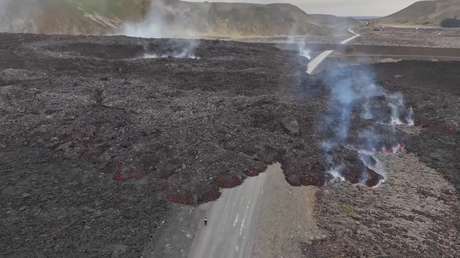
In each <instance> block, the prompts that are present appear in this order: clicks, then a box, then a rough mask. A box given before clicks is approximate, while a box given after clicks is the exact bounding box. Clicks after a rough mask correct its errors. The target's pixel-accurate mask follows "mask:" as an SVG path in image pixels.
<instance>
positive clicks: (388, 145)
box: [320, 67, 414, 186]
mask: <svg viewBox="0 0 460 258" xmlns="http://www.w3.org/2000/svg"><path fill="white" fill-rule="evenodd" d="M323 80H324V83H325V85H326V87H327V91H328V92H329V100H328V105H327V112H326V114H325V115H324V117H323V119H322V120H323V121H322V123H321V128H320V129H321V131H322V132H323V133H324V135H325V136H324V139H323V142H322V144H321V146H322V149H323V152H324V157H325V162H326V166H327V170H328V171H327V174H328V175H329V177H330V178H331V181H343V180H344V178H346V179H348V178H353V180H352V181H354V182H358V183H361V184H365V185H369V186H377V185H380V184H381V183H382V182H383V181H384V180H385V176H386V175H385V171H384V169H383V166H382V165H381V162H380V161H379V160H378V158H377V154H378V153H379V152H381V151H384V150H386V149H390V150H391V151H392V152H397V151H400V150H402V149H403V145H402V144H400V143H399V139H398V135H397V133H396V128H395V127H396V126H401V125H406V126H413V125H414V120H413V116H414V111H413V109H412V108H407V107H406V106H405V103H404V98H403V96H402V94H400V93H389V92H387V91H386V90H385V89H383V88H382V87H380V86H379V85H377V83H376V82H375V80H374V77H373V74H372V72H371V71H369V70H368V69H363V68H353V67H348V68H336V69H333V70H331V71H329V72H327V73H326V74H325V76H324V78H323ZM350 153H354V154H350ZM347 155H348V156H347ZM354 156H355V157H356V158H354ZM344 157H345V158H344ZM352 163H360V164H358V165H356V164H352ZM350 166H352V168H350ZM357 170H358V172H359V173H361V174H360V175H359V176H356V175H352V174H353V173H356V171H357ZM359 170H360V171H359Z"/></svg>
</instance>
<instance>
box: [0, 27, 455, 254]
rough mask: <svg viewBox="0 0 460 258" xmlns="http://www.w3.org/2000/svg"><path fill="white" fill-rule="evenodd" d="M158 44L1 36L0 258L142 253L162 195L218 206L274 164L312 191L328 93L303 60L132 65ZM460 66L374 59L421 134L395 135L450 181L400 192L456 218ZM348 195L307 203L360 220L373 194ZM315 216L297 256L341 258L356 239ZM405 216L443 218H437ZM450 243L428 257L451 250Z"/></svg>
mask: <svg viewBox="0 0 460 258" xmlns="http://www.w3.org/2000/svg"><path fill="white" fill-rule="evenodd" d="M170 43H171V42H169V41H168V40H141V39H130V38H125V37H71V36H40V35H26V34H1V35H0V172H1V176H2V180H1V181H0V202H1V204H2V205H1V207H0V255H3V256H13V257H14V256H26V257H30V256H44V257H68V256H83V257H110V256H112V257H116V256H118V257H139V256H140V254H141V253H142V251H143V250H144V248H145V246H147V245H148V244H149V243H150V242H151V241H155V236H157V235H158V234H159V233H160V232H159V228H160V225H162V224H164V223H168V217H169V215H170V214H169V212H171V205H170V203H169V202H170V201H173V202H177V203H186V204H191V205H196V204H198V203H203V202H206V201H210V200H215V199H216V198H218V197H219V187H231V186H235V185H238V184H240V183H241V181H242V180H244V179H245V178H246V177H248V176H253V175H256V174H257V173H259V172H261V171H263V170H264V169H265V167H266V165H268V164H271V163H273V162H276V161H279V162H281V164H282V168H283V170H284V173H285V176H286V179H287V180H288V182H289V183H291V184H292V185H297V186H298V185H310V184H314V185H322V184H323V183H324V182H325V180H326V179H327V178H325V176H324V173H323V172H324V170H325V165H324V161H323V158H322V153H321V150H320V146H319V139H321V135H320V131H319V130H318V126H317V124H318V121H319V120H320V119H321V118H320V117H319V116H320V114H321V113H322V112H324V110H325V109H326V102H327V100H326V96H325V93H324V91H323V90H322V89H323V87H322V82H321V80H319V78H308V77H307V76H306V75H305V73H304V69H305V66H306V60H304V59H302V58H300V57H298V56H297V53H296V52H295V51H287V50H281V49H280V48H278V47H277V46H276V45H272V44H259V43H258V44H255V43H235V42H222V41H202V42H201V44H200V46H199V47H198V49H197V52H196V55H197V56H198V57H199V58H200V59H197V60H192V59H173V58H162V59H142V58H140V57H141V56H142V55H143V54H144V53H145V52H144V51H145V50H146V49H147V50H148V51H156V50H160V51H161V49H165V48H166V47H165V46H166V45H170ZM433 68H435V69H434V70H431V69H433ZM459 68H460V63H457V62H450V63H443V62H438V63H432V62H401V63H395V64H377V65H375V71H376V73H377V78H378V79H379V80H380V82H381V83H382V85H383V86H384V87H385V88H387V89H390V90H398V91H402V92H403V93H404V95H405V96H406V98H408V101H409V103H410V104H411V105H412V106H413V107H414V109H415V113H416V114H417V117H416V121H417V124H416V125H417V128H420V130H421V132H420V135H416V136H415V135H412V134H409V133H405V132H401V134H403V138H404V139H405V141H406V144H407V149H408V150H409V151H410V152H412V153H413V154H414V155H417V156H418V159H420V160H421V161H423V162H424V163H425V164H427V165H428V166H430V167H431V168H432V169H434V172H433V171H432V170H430V171H431V172H432V173H435V174H436V173H437V174H439V175H442V176H444V177H445V178H446V180H447V181H446V182H447V183H446V182H444V181H442V180H444V179H443V177H441V176H439V177H436V176H433V177H432V178H434V180H440V182H441V181H442V184H441V185H443V184H444V183H445V184H444V185H448V186H449V187H450V186H456V187H457V190H452V191H447V192H446V191H441V190H439V189H438V188H436V187H432V188H430V187H429V186H431V185H427V187H425V188H424V190H423V191H415V190H414V191H412V190H411V189H412V188H410V189H409V190H407V191H408V192H409V193H410V194H412V195H414V196H417V198H419V197H420V196H422V197H423V196H432V193H436V194H438V195H436V196H445V195H447V197H446V198H447V199H446V200H448V201H446V202H448V203H447V204H445V205H444V206H442V207H441V208H440V209H441V210H443V211H446V210H447V211H452V212H454V211H455V212H456V213H453V214H454V215H455V216H458V211H456V210H455V207H457V208H458V200H457V199H456V198H457V197H458V194H457V192H456V191H458V185H459V181H458V180H459V179H458V178H459V175H458V171H459V163H458V162H459V160H460V159H459V157H458V154H459V153H460V151H459V150H458V148H459V137H460V133H459V123H460V118H459V117H458V114H459V113H460V112H459V110H460V103H459V92H458V89H459V88H458V82H459V81H460V80H459V79H460V78H458V73H457V71H458V69H459ZM438 72H439V73H438ZM440 73H442V74H440ZM430 74H431V75H432V76H430ZM437 74H439V76H436V75H437ZM401 173H402V172H401ZM417 176H418V175H417V174H414V177H417ZM395 180H396V179H395ZM417 180H421V179H419V178H417ZM417 180H415V179H414V180H406V181H404V182H405V183H407V184H414V185H417V182H418V181H417ZM350 188H351V189H348V190H347V189H346V187H345V188H344V189H345V190H343V191H345V194H340V193H341V192H340V191H342V190H341V189H342V188H333V189H332V190H331V191H334V193H333V194H330V195H327V194H322V195H321V194H320V195H319V196H320V198H319V204H318V206H319V207H321V206H322V205H334V203H336V202H341V198H345V197H344V196H350V200H349V201H350V202H352V203H351V204H349V205H351V206H352V208H348V207H345V206H344V207H345V208H344V209H345V211H350V209H354V208H356V209H362V210H363V211H362V213H361V210H359V211H360V212H359V214H360V216H363V217H364V218H366V216H367V215H366V214H367V213H366V212H365V210H366V207H368V206H367V205H368V204H369V202H371V201H372V202H374V205H377V206H379V204H380V202H381V201H384V199H379V198H374V199H372V200H371V201H369V202H364V201H362V200H365V199H366V198H370V197H369V196H372V195H369V194H362V193H359V192H358V193H356V191H357V190H356V188H355V186H350ZM384 189H387V188H384ZM392 189H393V188H391V187H390V190H388V191H390V193H391V194H393V195H397V196H398V192H397V191H395V190H392ZM397 189H399V188H397ZM323 190H327V189H323ZM438 190H439V191H441V192H439V191H438ZM335 191H338V192H337V194H335ZM366 191H368V190H366ZM385 191H386V190H385ZM391 194H390V195H391ZM321 196H326V197H324V198H323V197H321ZM327 196H330V197H327ZM422 197H420V198H422ZM352 198H354V199H352ZM403 204H405V203H404V202H403V203H402V204H401V205H403ZM344 205H348V204H347V203H345V204H344ZM433 205H436V204H433ZM355 206H356V207H355ZM328 207H329V206H328ZM379 207H380V208H382V207H383V208H382V209H387V208H386V207H385V206H379ZM388 209H391V207H388ZM324 210H327V209H322V210H321V211H324ZM416 210H417V209H415V208H414V210H409V212H414V213H415V212H416ZM342 213H343V212H342ZM319 214H320V215H319V217H321V218H322V219H321V220H319V223H320V227H322V228H324V229H325V230H326V231H327V232H329V234H328V236H330V238H327V239H323V240H321V241H323V242H321V243H305V246H304V250H305V252H304V253H305V255H306V256H311V255H315V254H316V256H313V257H317V256H320V255H324V256H326V257H327V255H328V254H329V253H327V252H326V251H329V250H326V249H325V248H317V247H318V245H319V244H324V243H326V244H327V243H333V244H334V246H336V247H337V249H332V250H338V253H339V254H346V252H344V251H343V250H344V249H343V248H347V247H350V246H351V247H350V248H352V249H353V250H356V248H357V246H358V243H360V242H361V240H359V239H358V238H353V237H350V238H340V237H339V236H340V234H341V233H340V232H342V230H346V228H345V229H344V228H343V226H342V225H337V224H335V222H334V221H335V219H337V217H334V216H335V215H334V214H335V213H334V211H331V212H329V213H327V214H326V213H324V214H323V213H319ZM345 214H346V212H345ZM350 214H351V213H350ZM363 214H364V215H363ZM417 214H418V215H417V216H423V217H424V219H428V220H431V221H439V223H441V224H440V225H452V227H454V225H456V224H454V223H456V222H455V220H454V219H452V217H451V216H444V215H445V214H442V213H436V214H427V213H417ZM340 216H342V215H340ZM340 216H339V217H340ZM386 216H390V217H391V216H396V215H395V214H393V213H388V214H387V213H386ZM409 217H410V216H409ZM409 217H408V218H409ZM417 218H418V217H417ZM377 219H379V218H377ZM427 223H428V224H429V222H427ZM430 223H431V222H430ZM443 223H445V224H443ZM428 224H427V225H428ZM322 225H323V226H322ZM366 225H367V224H366ZM417 225H418V224H417ZM422 225H425V224H423V223H422ZM429 225H432V224H429ZM422 233H423V232H422ZM422 233H419V231H416V232H415V233H414V234H419V236H417V237H419V238H417V239H419V240H418V241H423V239H424V238H428V237H429V236H426V235H423V234H424V233H423V234H422ZM369 234H374V235H372V236H378V237H376V238H367V239H368V242H369V244H370V245H377V244H378V243H381V242H382V238H383V239H384V240H385V241H389V242H390V243H391V242H392V241H404V240H399V239H398V240H392V238H391V237H392V236H391V234H380V233H379V232H376V233H375V232H373V231H371V233H369ZM454 234H455V235H456V236H457V237H458V227H456V230H455V232H454ZM333 236H337V238H333ZM438 236H439V237H437V238H434V239H432V240H431V241H433V242H432V244H434V245H443V246H444V245H445V241H447V240H446V239H447V238H446V236H444V235H442V234H441V235H438ZM334 239H344V241H345V240H346V241H348V240H347V239H351V240H349V242H348V243H345V244H344V243H343V242H337V241H335V240H334ZM324 241H326V242H324ZM334 241H335V242H334ZM452 241H458V240H452ZM453 243H454V244H453V245H452V247H449V248H441V249H440V250H441V251H440V253H441V254H445V255H446V256H452V257H454V256H455V254H456V253H458V242H453ZM455 244H456V245H455ZM410 246H411V248H412V245H410ZM414 246H415V245H414ZM406 247H407V246H404V245H397V246H394V247H393V248H394V249H392V250H406V249H407V248H406ZM341 248H342V249H341ZM413 248H414V250H418V249H416V248H415V247H413ZM407 250H408V252H409V251H411V252H412V249H407ZM384 251H385V250H383V251H382V252H379V251H375V252H371V253H367V255H374V254H379V255H383V254H385V253H384ZM414 252H415V251H414ZM351 254H353V255H354V254H356V253H355V252H354V251H353V252H351ZM408 254H413V253H408ZM331 255H335V253H333V254H331ZM364 255H366V253H364ZM427 257H429V256H427Z"/></svg>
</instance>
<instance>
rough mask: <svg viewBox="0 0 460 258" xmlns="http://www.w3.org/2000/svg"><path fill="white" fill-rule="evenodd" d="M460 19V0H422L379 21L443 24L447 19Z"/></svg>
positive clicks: (408, 23) (428, 24)
mask: <svg viewBox="0 0 460 258" xmlns="http://www.w3.org/2000/svg"><path fill="white" fill-rule="evenodd" d="M457 19H460V0H438V1H420V2H416V3H414V4H412V5H411V6H409V7H407V8H405V9H403V10H401V11H399V12H397V13H395V14H392V15H390V16H387V17H384V18H381V19H379V20H378V22H379V23H387V24H406V25H427V26H441V25H445V24H446V21H449V20H451V21H452V20H453V21H455V20H457Z"/></svg>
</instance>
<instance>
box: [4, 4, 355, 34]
mask: <svg viewBox="0 0 460 258" xmlns="http://www.w3.org/2000/svg"><path fill="white" fill-rule="evenodd" d="M0 7H1V8H0V9H2V10H0V31H3V32H31V33H45V34H111V33H117V32H120V29H121V28H123V27H124V26H125V25H126V24H130V25H135V26H137V25H139V26H143V27H144V28H146V29H151V28H152V27H161V29H162V30H165V31H169V32H176V33H173V34H179V35H182V32H183V31H184V30H185V31H188V32H191V33H192V34H193V35H194V36H196V35H197V36H202V35H205V36H276V35H288V34H290V35H292V34H297V35H299V34H300V35H306V34H309V35H328V34H333V29H332V27H334V26H335V25H337V24H339V23H340V24H342V25H343V24H344V23H348V22H350V21H349V20H346V19H341V18H336V17H333V19H327V21H325V20H324V17H320V16H315V15H308V14H306V13H305V12H304V11H303V10H301V9H299V8H298V7H296V6H293V5H290V4H269V5H260V4H243V3H208V2H205V3H192V2H184V1H179V0H135V1H128V0H115V1H108V0H99V1H89V0H61V1H58V0H14V1H13V0H4V1H3V2H2V3H1V6H0Z"/></svg>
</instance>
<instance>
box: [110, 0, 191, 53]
mask: <svg viewBox="0 0 460 258" xmlns="http://www.w3.org/2000/svg"><path fill="white" fill-rule="evenodd" d="M185 16H186V15H185V14H184V13H183V12H182V11H181V10H177V9H175V8H174V7H173V6H171V5H168V4H167V2H164V1H163V0H157V1H152V2H151V5H150V8H149V11H148V12H147V14H146V16H145V18H144V20H143V21H141V22H128V23H125V24H124V25H123V26H122V27H121V30H120V31H119V33H120V34H123V35H126V36H130V37H139V38H183V39H184V40H174V41H172V44H171V48H170V49H168V50H166V51H162V52H161V53H155V52H153V53H147V54H146V55H145V58H167V57H174V58H189V59H197V56H196V55H195V51H196V49H197V48H198V46H199V40H197V39H196V38H195V36H196V32H195V31H194V30H193V28H187V26H186V24H189V25H190V24H191V23H187V17H185Z"/></svg>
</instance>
